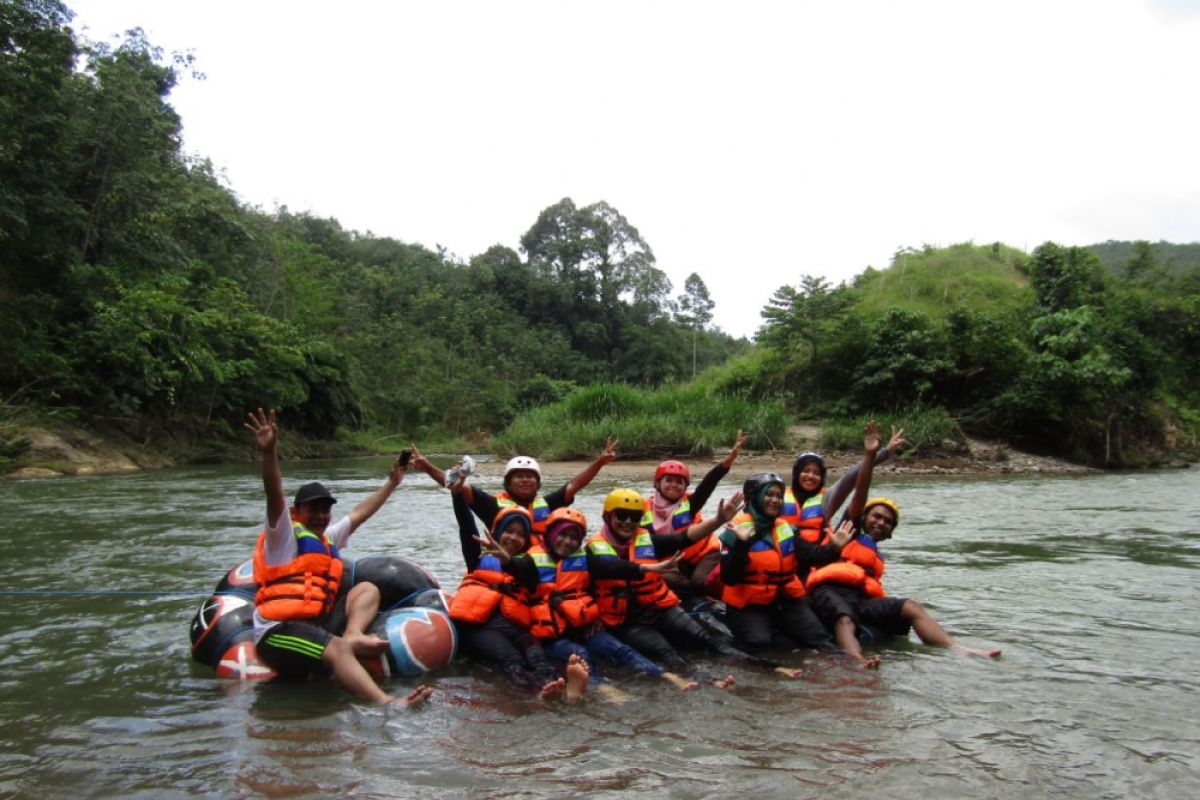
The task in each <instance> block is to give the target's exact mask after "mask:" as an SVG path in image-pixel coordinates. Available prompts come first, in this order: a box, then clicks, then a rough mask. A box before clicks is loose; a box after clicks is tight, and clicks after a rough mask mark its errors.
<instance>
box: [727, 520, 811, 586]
mask: <svg viewBox="0 0 1200 800" xmlns="http://www.w3.org/2000/svg"><path fill="white" fill-rule="evenodd" d="M730 525H733V526H734V527H742V526H746V525H749V526H750V528H751V529H753V528H754V517H752V516H750V514H748V513H745V512H743V513H741V514H738V515H737V516H736V517H734V518H733V520H732V521H731V522H730ZM747 555H748V556H749V558H750V562H749V563H748V564H747V565H746V573H745V575H743V576H742V580H741V582H740V583H737V584H733V585H730V584H729V583H725V586H724V588H723V589H722V590H721V599H722V600H723V601H724V602H725V604H726V605H730V606H733V607H734V608H745V607H746V606H765V605H770V604H771V603H773V602H775V598H776V597H777V596H778V595H779V592H780V591H782V592H783V593H784V594H785V595H787V596H788V597H791V598H793V599H795V598H800V597H803V596H804V584H803V583H801V582H800V579H799V578H798V577H796V534H795V531H793V530H792V526H791V525H789V524H788V523H786V522H784V521H783V519H782V518H778V519H776V520H775V527H774V529H772V531H771V535H770V536H769V537H767V536H758V537H756V538H754V539H753V540H752V541H751V544H750V551H749V553H748V554H747Z"/></svg>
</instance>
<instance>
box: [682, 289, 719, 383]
mask: <svg viewBox="0 0 1200 800" xmlns="http://www.w3.org/2000/svg"><path fill="white" fill-rule="evenodd" d="M675 305H676V308H677V309H678V311H677V312H676V313H675V319H676V320H677V321H678V322H680V323H682V324H684V325H686V326H687V327H689V328H691V329H692V377H693V378H694V377H696V339H697V338H698V336H699V333H700V331H701V330H702V329H703V328H704V326H705V325H707V324H708V323H710V322H712V317H713V315H712V311H713V308H714V307H715V306H716V303H714V302H713V299H712V297H710V296H709V294H708V287H707V286H706V285H705V284H704V279H703V278H701V277H700V276H699V275H698V274H697V273H695V272H693V273H692V274H691V275H688V276H687V279H686V280H684V282H683V294H681V295H680V296H679V299H678V300H677V301H676V303H675Z"/></svg>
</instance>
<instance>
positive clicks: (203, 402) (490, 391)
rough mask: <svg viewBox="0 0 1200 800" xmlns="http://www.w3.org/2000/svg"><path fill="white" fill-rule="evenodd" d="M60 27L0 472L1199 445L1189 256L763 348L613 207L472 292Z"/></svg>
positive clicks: (972, 271) (18, 286) (851, 287)
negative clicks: (339, 217)
mask: <svg viewBox="0 0 1200 800" xmlns="http://www.w3.org/2000/svg"><path fill="white" fill-rule="evenodd" d="M70 18H71V14H70V11H69V10H68V9H67V8H66V7H65V6H64V5H63V4H62V3H60V2H57V0H0V340H2V341H3V347H2V348H0V410H3V411H4V418H0V462H4V461H5V459H8V460H9V461H12V460H14V459H15V458H16V457H17V455H19V451H20V447H21V445H20V442H19V441H16V439H15V437H14V436H10V435H9V426H8V423H7V422H6V420H8V419H10V418H11V417H12V416H13V415H14V412H15V411H17V410H19V411H21V412H22V413H25V414H33V415H37V414H42V415H46V414H52V415H58V416H64V417H69V418H72V419H76V420H79V421H82V422H84V423H85V424H89V425H92V426H97V425H102V426H106V427H115V428H117V429H119V430H121V431H123V432H125V433H128V434H132V435H134V436H136V437H138V439H139V440H142V441H151V440H155V439H157V438H160V437H162V436H170V437H172V438H173V439H176V440H180V441H185V442H189V441H190V442H195V441H201V442H204V441H219V440H230V439H233V438H234V437H235V436H236V435H237V434H238V433H239V432H240V422H241V420H242V419H243V416H244V414H245V412H246V409H248V408H252V407H255V406H258V405H269V406H274V407H276V408H278V409H280V410H281V412H282V415H283V421H284V424H285V425H286V426H287V427H288V428H289V429H290V430H293V431H297V432H301V433H307V434H309V435H310V436H313V437H319V438H329V437H332V436H333V435H334V434H335V433H336V432H337V431H339V430H341V431H345V430H356V429H357V430H369V431H372V432H374V433H376V434H378V435H379V436H380V437H384V436H386V437H394V438H400V439H401V440H403V439H404V438H406V437H410V436H411V437H415V438H420V439H424V440H428V439H429V438H431V437H435V436H437V435H439V434H442V433H449V434H452V435H455V434H456V435H470V436H475V435H477V434H478V435H481V436H486V435H488V434H491V433H494V432H498V431H500V430H501V429H504V428H506V427H508V426H509V425H510V423H512V422H513V420H514V419H518V418H519V419H520V423H519V424H517V425H513V426H512V427H510V428H509V429H508V431H507V432H506V434H505V435H506V437H507V438H501V439H500V442H499V443H500V444H501V445H502V446H507V447H511V448H522V449H530V448H532V447H533V444H534V443H536V442H539V441H542V440H545V439H546V438H547V437H550V436H554V437H559V438H561V439H562V440H563V441H561V442H557V443H555V444H556V447H557V450H555V448H552V447H550V443H546V444H545V445H544V446H545V448H546V449H547V450H548V451H555V452H562V453H566V454H579V453H588V452H592V451H594V450H595V449H596V448H598V447H600V446H601V445H602V444H603V438H604V436H605V431H606V430H611V429H613V428H614V424H613V421H615V420H619V421H620V422H621V423H622V426H623V427H622V429H623V430H624V431H626V433H624V434H623V436H625V437H626V438H627V439H628V440H629V443H630V444H631V445H632V444H633V443H634V442H635V441H637V442H640V446H641V451H640V452H644V453H658V452H685V451H686V452H692V453H699V452H707V451H709V450H711V449H712V448H713V447H716V446H718V445H719V444H720V443H722V442H724V441H726V440H727V438H728V437H729V436H731V435H732V434H733V432H734V430H736V428H737V427H745V428H746V429H747V430H748V431H749V432H750V433H751V435H752V437H753V441H754V442H755V443H756V444H757V445H759V446H764V447H767V446H769V447H775V446H779V445H782V444H783V442H782V439H783V438H784V433H785V432H786V429H787V426H788V423H789V422H790V421H791V420H792V419H794V418H796V417H799V418H808V419H815V418H820V419H827V418H829V417H834V418H838V419H840V420H841V422H842V423H843V425H842V427H843V429H844V430H847V431H851V432H853V433H852V435H851V438H854V437H857V436H859V432H860V431H861V424H859V418H861V417H863V416H867V415H881V416H883V415H887V416H888V417H889V418H893V419H898V420H904V419H908V420H916V419H918V418H921V419H923V420H926V421H930V420H932V421H933V423H930V424H926V425H923V427H922V429H924V430H927V431H930V432H931V433H930V434H929V435H927V436H926V437H925V438H926V439H927V440H933V439H936V438H938V436H939V435H940V434H937V433H934V432H935V431H939V430H946V429H948V428H953V429H954V430H955V431H956V432H958V435H959V436H960V438H961V430H966V431H968V432H971V433H976V434H981V435H986V436H992V437H996V438H1000V439H1004V440H1007V441H1010V442H1013V443H1016V444H1018V445H1023V446H1025V447H1027V448H1030V449H1034V450H1037V451H1041V452H1047V453H1054V454H1058V455H1066V456H1068V457H1072V458H1075V459H1078V460H1081V461H1086V462H1089V463H1094V464H1105V465H1125V464H1139V463H1147V462H1152V461H1155V460H1157V459H1158V458H1160V457H1161V454H1163V453H1170V452H1176V451H1178V450H1180V449H1183V448H1187V447H1192V448H1194V446H1195V443H1196V433H1197V430H1198V429H1200V266H1197V256H1196V254H1197V249H1198V248H1200V245H1187V246H1175V245H1169V244H1167V243H1158V244H1155V245H1151V244H1150V243H1148V242H1132V243H1123V242H1107V243H1105V244H1103V245H1093V246H1092V247H1090V248H1082V247H1069V246H1062V245H1058V244H1054V243H1046V244H1044V245H1042V246H1041V247H1039V248H1037V250H1035V251H1034V252H1033V253H1032V254H1026V253H1024V252H1022V251H1019V250H1015V249H1012V248H1009V247H1006V246H1004V245H1002V244H999V243H997V244H994V245H989V246H975V245H969V244H964V245H958V246H954V247H950V248H942V249H934V248H928V247H927V248H923V249H920V250H914V249H904V250H901V251H899V252H897V253H896V255H895V257H894V259H893V261H892V263H891V265H890V266H889V267H888V268H886V269H883V270H874V269H867V270H866V271H865V272H863V273H861V274H860V275H858V276H857V277H856V278H855V279H854V280H853V282H852V283H850V284H843V285H839V286H833V285H831V284H830V283H829V282H828V281H826V280H824V279H822V278H819V277H814V276H811V275H809V276H804V277H803V278H801V280H800V281H799V283H796V284H790V285H785V286H782V287H780V288H779V289H778V290H777V291H776V292H775V294H774V296H773V297H771V298H769V299H768V298H765V297H764V298H763V300H764V302H765V303H766V305H765V308H764V309H763V318H764V324H763V327H762V329H761V331H760V332H759V336H758V342H757V343H756V344H751V343H749V342H747V341H744V340H734V339H732V338H730V337H729V336H726V335H724V334H722V333H720V332H719V331H715V330H713V329H711V328H710V327H709V326H708V322H709V321H710V320H711V319H712V308H713V302H712V300H711V299H710V297H709V295H708V291H707V288H706V286H705V284H704V280H703V277H702V276H700V275H695V274H693V275H692V276H690V277H689V278H688V279H687V281H686V282H685V285H684V287H682V290H681V291H675V290H674V288H673V287H672V286H671V283H670V281H669V280H668V279H667V276H666V274H665V273H664V272H663V271H662V270H661V269H660V268H659V267H658V265H657V262H656V259H655V257H654V253H653V250H652V248H651V246H650V244H649V243H648V242H646V241H645V240H644V239H643V238H642V236H641V235H640V233H639V232H638V230H637V228H636V227H635V225H634V224H633V222H632V221H630V220H627V219H626V218H625V217H624V216H623V215H622V214H621V213H620V212H619V211H618V210H617V209H615V208H613V207H612V206H610V205H609V204H607V203H605V202H603V201H599V202H593V203H590V204H588V205H584V206H579V205H577V204H576V203H575V202H574V201H573V200H571V199H570V198H563V199H561V200H559V201H558V202H555V203H553V204H552V205H550V206H548V207H547V208H545V209H544V210H543V211H542V212H541V213H540V214H539V215H538V216H537V218H536V219H534V220H531V221H530V223H531V225H530V227H529V229H528V230H527V231H525V232H524V234H523V235H520V237H519V243H520V244H519V249H518V250H513V249H511V248H509V247H505V246H501V245H496V246H493V247H491V248H490V249H488V250H487V251H486V252H483V253H480V254H478V255H475V256H473V257H471V258H469V259H467V260H466V261H461V260H457V259H454V258H450V257H448V256H447V255H446V254H445V253H442V252H433V251H431V250H429V249H427V248H425V247H422V246H420V245H415V244H408V243H404V242H400V241H396V240H393V239H388V238H382V237H377V236H374V235H371V234H361V233H358V232H355V231H350V230H346V229H344V228H343V227H342V226H341V225H340V224H339V223H338V222H337V221H336V220H332V219H321V218H315V217H312V216H310V215H307V214H303V213H299V214H298V213H292V212H289V211H288V210H287V209H286V208H279V209H271V210H264V209H259V208H253V207H247V206H246V205H244V204H242V203H240V202H239V201H238V199H237V198H236V196H235V195H234V194H233V192H232V190H231V188H230V187H227V186H225V185H223V183H222V182H221V181H220V180H219V179H218V177H217V176H216V175H215V174H214V170H213V168H212V166H211V165H210V164H209V163H208V162H207V161H205V160H203V159H195V158H189V157H187V156H185V155H184V154H183V153H182V152H181V148H180V137H181V125H182V123H181V120H180V118H179V116H178V115H177V114H176V113H175V111H174V110H173V109H172V107H171V105H170V104H169V102H168V98H169V95H170V92H171V90H172V88H173V87H174V86H175V84H176V81H177V80H181V79H182V80H193V79H199V77H198V76H197V75H196V74H195V73H194V72H193V64H192V60H191V58H190V57H188V56H178V55H171V56H168V55H166V54H164V53H162V52H160V51H159V50H158V49H156V48H155V47H154V46H153V44H152V43H150V42H148V41H147V40H146V39H145V37H144V36H142V35H141V34H140V33H139V32H136V31H135V32H133V33H132V34H130V35H129V37H128V38H127V39H126V41H125V42H124V43H123V44H121V45H120V46H117V47H112V48H109V47H102V46H97V45H94V44H91V43H88V42H85V41H82V40H80V39H79V38H77V37H76V35H75V34H74V33H73V32H72V30H71V27H70ZM549 200H552V198H548V201H549ZM513 233H514V236H516V235H517V234H519V233H520V232H518V231H514V232H513ZM794 257H795V258H797V259H798V261H799V263H800V264H803V263H804V261H803V258H804V256H803V253H802V252H801V253H799V254H797V255H795V256H794ZM803 271H804V269H803V267H799V268H797V269H796V273H797V274H800V273H803ZM706 368H707V372H706V371H705V370H706ZM697 372H699V373H700V379H699V380H698V381H697V382H695V383H694V384H693V385H690V386H680V384H684V383H687V382H688V381H690V380H691V379H692V378H693V377H694V376H695V375H696V373H697ZM668 384H671V385H672V386H671V388H670V389H669V390H668V391H664V392H658V393H657V394H658V396H653V394H654V393H646V392H645V391H643V390H645V389H656V388H660V387H663V386H664V385H668ZM630 387H634V388H630ZM577 389H578V390H579V391H575V390H577ZM747 401H752V402H747ZM848 421H849V422H848ZM934 423H936V424H934ZM830 427H831V428H832V427H836V426H835V425H831V426H830ZM506 442H507V444H505V443H506ZM930 444H931V442H930V441H925V442H922V443H921V446H929V445H930ZM932 444H934V445H936V444H937V443H936V442H932Z"/></svg>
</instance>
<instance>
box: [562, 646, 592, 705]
mask: <svg viewBox="0 0 1200 800" xmlns="http://www.w3.org/2000/svg"><path fill="white" fill-rule="evenodd" d="M587 688H588V665H587V662H586V661H584V660H583V659H582V658H580V657H579V655H578V654H575V653H572V654H571V657H570V658H568V659H567V701H568V702H573V701H575V700H582V699H583V696H584V695H585V694H587Z"/></svg>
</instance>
